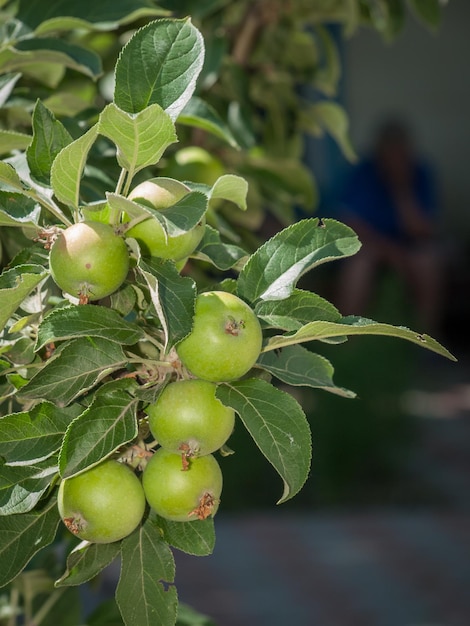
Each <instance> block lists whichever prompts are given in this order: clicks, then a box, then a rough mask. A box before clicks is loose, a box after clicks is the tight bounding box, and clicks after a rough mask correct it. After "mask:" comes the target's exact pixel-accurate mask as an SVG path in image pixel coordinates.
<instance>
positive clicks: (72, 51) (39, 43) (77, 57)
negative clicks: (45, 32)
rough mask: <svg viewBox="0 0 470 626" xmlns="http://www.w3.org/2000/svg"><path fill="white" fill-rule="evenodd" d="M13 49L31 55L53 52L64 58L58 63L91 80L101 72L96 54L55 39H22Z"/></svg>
mask: <svg viewBox="0 0 470 626" xmlns="http://www.w3.org/2000/svg"><path fill="white" fill-rule="evenodd" d="M15 48H16V49H17V50H19V51H21V52H32V53H33V54H37V53H38V52H39V53H40V52H41V51H47V52H55V53H57V54H58V55H60V56H61V57H64V59H63V60H62V59H61V60H60V61H58V62H59V63H61V64H63V65H65V66H66V67H70V68H72V69H74V70H77V71H78V72H82V74H86V75H87V76H90V77H91V78H98V76H100V75H101V74H102V72H103V68H102V66H101V58H100V57H99V55H98V54H96V52H93V50H89V49H88V48H83V47H82V46H77V45H76V44H73V43H70V42H68V41H64V40H63V39H58V38H57V37H50V38H49V37H38V38H28V39H22V40H21V41H19V42H18V43H17V44H16V45H15ZM36 62H37V61H36Z"/></svg>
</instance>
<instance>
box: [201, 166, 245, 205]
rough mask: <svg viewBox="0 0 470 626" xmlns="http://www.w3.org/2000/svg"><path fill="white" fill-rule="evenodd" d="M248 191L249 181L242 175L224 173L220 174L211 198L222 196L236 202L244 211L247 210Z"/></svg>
mask: <svg viewBox="0 0 470 626" xmlns="http://www.w3.org/2000/svg"><path fill="white" fill-rule="evenodd" d="M247 193H248V183H247V182H246V180H245V179H244V178H242V177H241V176H235V175H234V174H224V175H223V176H220V178H218V179H217V180H216V182H215V184H214V186H213V187H212V190H211V192H210V198H211V200H214V199H217V198H221V199H222V200H230V202H234V203H235V204H236V205H237V206H238V207H239V208H240V209H242V211H246V208H247V206H246V196H247Z"/></svg>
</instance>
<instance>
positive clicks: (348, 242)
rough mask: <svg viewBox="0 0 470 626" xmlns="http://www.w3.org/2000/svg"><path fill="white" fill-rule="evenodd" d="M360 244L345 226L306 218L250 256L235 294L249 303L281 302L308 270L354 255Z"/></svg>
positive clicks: (329, 221)
mask: <svg viewBox="0 0 470 626" xmlns="http://www.w3.org/2000/svg"><path fill="white" fill-rule="evenodd" d="M360 246H361V244H360V243H359V240H358V238H357V235H356V234H355V233H354V231H353V230H351V229H350V228H349V227H348V226H345V225H344V224H341V223H340V222H337V221H335V220H331V219H328V220H319V219H318V218H315V219H307V220H302V221H300V222H297V224H293V225H292V226H289V227H288V228H286V229H284V230H282V231H281V232H279V233H277V235H275V236H274V237H272V239H269V241H267V242H266V243H265V244H263V245H262V246H261V248H258V250H257V251H256V252H255V253H254V254H252V255H251V257H250V258H249V260H248V262H247V263H246V265H245V266H244V268H243V269H242V271H241V272H240V276H239V278H238V293H239V295H240V296H241V297H242V298H244V299H246V300H248V301H249V302H257V301H258V300H283V299H284V298H288V297H289V296H290V295H291V293H292V292H293V290H294V287H295V285H296V283H297V281H298V280H299V278H300V277H301V276H302V275H303V274H305V273H306V272H307V271H308V270H310V269H312V268H313V267H316V266H317V265H320V264H321V263H326V262H327V261H331V260H333V259H337V258H342V257H346V256H350V255H352V254H355V253H356V252H357V251H358V250H359V248H360Z"/></svg>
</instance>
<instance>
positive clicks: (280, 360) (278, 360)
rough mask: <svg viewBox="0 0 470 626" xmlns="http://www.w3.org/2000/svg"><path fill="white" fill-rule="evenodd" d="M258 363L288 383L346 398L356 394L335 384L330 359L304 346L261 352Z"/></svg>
mask: <svg viewBox="0 0 470 626" xmlns="http://www.w3.org/2000/svg"><path fill="white" fill-rule="evenodd" d="M257 365H258V366H260V367H262V368H263V369H265V370H267V371H268V372H269V373H270V374H272V375H273V376H275V377H276V378H278V379H279V380H282V382H284V383H287V384H288V385H294V386H302V387H313V388H315V389H324V390H325V391H330V392H331V393H335V394H337V395H338V396H344V397H345V398H354V397H355V396H356V394H355V393H354V392H353V391H349V390H348V389H343V388H342V387H337V386H336V385H335V384H334V382H333V373H334V369H333V366H332V365H331V363H330V362H329V361H328V359H325V357H323V356H320V355H319V354H315V353H314V352H310V351H309V350H306V349H305V348H303V347H302V346H287V347H285V348H283V349H282V350H280V351H279V352H266V353H265V354H261V356H260V358H259V359H258V363H257Z"/></svg>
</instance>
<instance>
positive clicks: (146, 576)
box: [116, 518, 177, 626]
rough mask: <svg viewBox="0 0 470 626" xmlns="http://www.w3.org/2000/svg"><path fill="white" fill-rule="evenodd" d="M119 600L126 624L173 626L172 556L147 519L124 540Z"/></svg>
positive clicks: (118, 589) (174, 598)
mask: <svg viewBox="0 0 470 626" xmlns="http://www.w3.org/2000/svg"><path fill="white" fill-rule="evenodd" d="M121 558H122V564H121V577H120V579H119V583H118V586H117V591H116V601H117V603H118V606H119V610H120V611H121V614H122V617H123V619H124V623H125V624H126V626H136V624H138V625H139V626H156V625H157V624H158V626H174V624H175V621H176V609H177V594H176V587H175V586H174V579H175V563H174V560H173V555H172V553H171V550H170V548H169V547H168V544H167V543H166V541H165V540H164V539H163V538H162V536H161V534H160V530H159V529H158V527H157V526H156V525H155V523H154V522H153V521H152V520H151V519H150V518H148V519H147V520H146V521H145V522H144V523H143V524H142V526H140V527H139V528H138V529H137V530H135V531H134V532H133V533H132V534H131V535H129V536H128V537H126V538H125V539H123V541H122V548H121Z"/></svg>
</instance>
